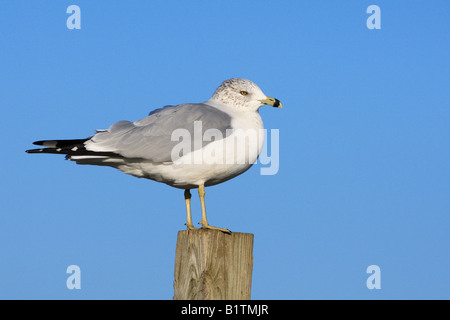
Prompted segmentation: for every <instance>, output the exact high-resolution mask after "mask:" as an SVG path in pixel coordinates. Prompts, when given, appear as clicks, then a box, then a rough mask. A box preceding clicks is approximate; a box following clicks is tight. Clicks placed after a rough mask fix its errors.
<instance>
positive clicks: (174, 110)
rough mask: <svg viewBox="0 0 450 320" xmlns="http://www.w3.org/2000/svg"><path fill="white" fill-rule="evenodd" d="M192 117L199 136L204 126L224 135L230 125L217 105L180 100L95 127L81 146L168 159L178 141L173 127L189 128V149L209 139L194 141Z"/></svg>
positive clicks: (163, 159) (142, 156)
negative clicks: (145, 114) (197, 124)
mask: <svg viewBox="0 0 450 320" xmlns="http://www.w3.org/2000/svg"><path fill="white" fill-rule="evenodd" d="M195 121H201V129H202V135H201V136H202V137H203V134H204V132H205V131H206V130H208V129H217V130H219V131H220V132H221V135H222V137H223V138H224V137H226V130H227V129H230V128H231V117H230V116H229V115H228V114H227V113H225V112H223V111H220V110H219V109H217V108H214V107H212V106H210V105H208V104H205V103H199V104H181V105H177V106H166V107H164V108H161V109H157V110H155V111H152V112H150V114H149V116H148V117H146V118H144V119H141V120H138V121H135V122H130V121H119V122H116V123H114V124H113V125H112V126H111V127H109V128H108V129H107V130H102V131H98V132H97V133H96V134H95V135H94V136H93V137H92V138H91V139H90V140H89V141H87V142H86V143H85V146H86V149H87V150H90V151H97V152H113V153H116V154H119V155H120V156H122V157H125V158H143V159H146V160H150V161H152V162H156V163H159V162H171V152H172V149H173V148H174V147H175V146H176V145H177V144H178V143H180V141H178V140H176V141H172V133H173V132H174V131H175V130H176V129H184V130H187V131H188V132H189V134H190V137H191V146H192V151H194V150H196V149H199V147H202V146H205V145H206V144H208V143H209V142H210V141H201V143H198V142H195V143H194V122H195ZM200 139H201V137H200ZM201 140H203V139H201ZM195 147H196V148H195Z"/></svg>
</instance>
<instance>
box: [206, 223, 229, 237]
mask: <svg viewBox="0 0 450 320" xmlns="http://www.w3.org/2000/svg"><path fill="white" fill-rule="evenodd" d="M199 224H201V225H202V229H211V230H219V231H222V232H224V233H227V234H231V231H230V230H228V229H225V228H218V227H213V226H210V225H209V224H208V223H203V222H199Z"/></svg>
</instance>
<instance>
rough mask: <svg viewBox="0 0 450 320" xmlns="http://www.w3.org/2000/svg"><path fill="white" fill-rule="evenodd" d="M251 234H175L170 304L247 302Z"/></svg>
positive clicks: (204, 231)
mask: <svg viewBox="0 0 450 320" xmlns="http://www.w3.org/2000/svg"><path fill="white" fill-rule="evenodd" d="M252 268H253V234H251V233H239V232H233V233H232V234H225V233H223V232H221V231H218V230H211V229H195V230H183V231H179V232H178V239H177V247H176V253H175V280H174V282H173V286H174V289H175V294H174V297H173V299H174V300H249V299H250V290H251V283H252Z"/></svg>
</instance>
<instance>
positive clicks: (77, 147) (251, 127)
mask: <svg viewBox="0 0 450 320" xmlns="http://www.w3.org/2000/svg"><path fill="white" fill-rule="evenodd" d="M263 105H269V106H272V107H275V108H282V104H281V102H280V101H279V100H278V99H275V98H271V97H269V96H266V95H265V94H264V93H263V92H262V90H261V89H260V88H259V87H258V86H257V85H256V84H255V83H253V82H252V81H250V80H247V79H240V78H233V79H229V80H226V81H224V82H222V84H221V85H220V86H219V87H218V88H217V89H216V91H215V92H214V94H213V95H212V97H211V98H210V99H209V100H208V101H206V102H203V103H185V104H179V105H175V106H165V107H163V108H159V109H156V110H154V111H152V112H150V113H149V115H148V116H147V117H145V118H143V119H140V120H137V121H134V122H130V121H124V120H122V121H118V122H116V123H114V124H112V125H111V126H110V127H109V128H108V129H106V130H96V131H95V134H94V135H92V136H90V137H88V138H85V139H71V140H40V141H35V142H33V144H35V145H38V146H42V148H39V149H30V150H26V152H27V153H47V154H64V155H66V160H70V161H75V162H76V163H77V164H80V165H97V166H109V167H113V168H117V169H119V170H121V171H122V172H124V173H126V174H129V175H132V176H135V177H138V178H146V179H151V180H154V181H158V182H162V183H165V184H167V185H169V186H172V187H175V188H179V189H184V198H185V203H186V214H187V222H186V224H185V225H186V226H187V229H188V230H193V229H196V228H195V227H194V225H193V223H192V215H191V192H190V190H191V189H198V194H199V197H200V204H201V211H202V219H201V221H200V222H199V224H201V227H202V228H204V229H214V230H219V231H222V232H225V233H231V232H230V230H228V229H225V228H218V227H214V226H211V225H209V223H208V220H207V217H206V206H205V187H208V186H213V185H216V184H219V183H222V182H225V181H227V180H230V179H232V178H234V177H236V176H238V175H240V174H242V173H244V172H245V171H247V170H248V169H249V168H250V167H251V166H252V165H253V164H254V163H255V162H256V160H257V158H258V156H259V154H260V153H261V150H262V147H263V144H264V126H263V122H262V119H261V116H260V115H259V112H258V111H259V108H260V107H261V106H263Z"/></svg>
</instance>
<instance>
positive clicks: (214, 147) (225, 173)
mask: <svg viewBox="0 0 450 320" xmlns="http://www.w3.org/2000/svg"><path fill="white" fill-rule="evenodd" d="M235 119H238V120H236V121H234V122H232V124H231V125H232V127H233V128H234V129H233V130H232V131H231V132H229V133H231V134H229V135H228V136H227V137H226V138H225V139H223V140H220V141H214V142H211V143H209V144H207V145H206V146H205V147H204V148H202V149H199V150H197V151H194V152H191V153H189V154H186V155H184V156H182V157H181V158H179V159H177V160H176V161H175V162H171V163H165V164H154V163H151V162H146V163H142V162H139V163H128V162H127V163H124V164H122V165H119V166H118V169H120V170H122V171H123V172H125V173H127V174H131V175H134V176H137V177H141V178H148V179H152V180H155V181H160V182H164V183H167V184H169V185H171V186H173V187H177V188H183V189H188V188H195V187H198V186H199V185H206V186H208V185H214V184H218V183H221V182H224V181H227V180H229V179H231V178H234V177H236V176H237V175H239V174H241V173H243V172H245V171H246V170H248V169H249V168H250V167H251V166H252V165H253V164H254V163H255V162H256V160H257V159H258V156H259V154H260V153H261V150H262V147H263V144H264V131H263V123H262V120H261V117H260V115H259V113H257V112H255V113H250V114H248V113H247V114H245V116H242V115H240V117H236V118H235Z"/></svg>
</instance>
